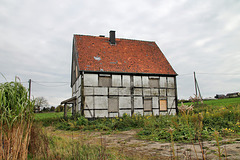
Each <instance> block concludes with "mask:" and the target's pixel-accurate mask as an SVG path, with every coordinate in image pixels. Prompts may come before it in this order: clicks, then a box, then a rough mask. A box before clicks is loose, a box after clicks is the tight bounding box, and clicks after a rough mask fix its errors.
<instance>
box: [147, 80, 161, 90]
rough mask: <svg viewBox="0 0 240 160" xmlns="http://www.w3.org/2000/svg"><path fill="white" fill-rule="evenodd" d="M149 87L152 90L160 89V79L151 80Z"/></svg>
mask: <svg viewBox="0 0 240 160" xmlns="http://www.w3.org/2000/svg"><path fill="white" fill-rule="evenodd" d="M149 86H150V87H151V88H159V78H149Z"/></svg>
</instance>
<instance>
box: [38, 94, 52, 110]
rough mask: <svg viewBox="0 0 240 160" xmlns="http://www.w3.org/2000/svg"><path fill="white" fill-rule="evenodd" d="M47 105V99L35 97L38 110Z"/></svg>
mask: <svg viewBox="0 0 240 160" xmlns="http://www.w3.org/2000/svg"><path fill="white" fill-rule="evenodd" d="M48 106H49V104H48V101H47V100H46V99H45V98H44V97H37V98H35V107H37V108H38V110H39V111H40V109H43V108H44V107H45V108H48Z"/></svg>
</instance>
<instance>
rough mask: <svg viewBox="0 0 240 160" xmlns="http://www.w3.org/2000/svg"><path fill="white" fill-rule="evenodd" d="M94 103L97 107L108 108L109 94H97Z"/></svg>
mask: <svg viewBox="0 0 240 160" xmlns="http://www.w3.org/2000/svg"><path fill="white" fill-rule="evenodd" d="M94 104H95V109H106V110H108V97H107V96H95V97H94Z"/></svg>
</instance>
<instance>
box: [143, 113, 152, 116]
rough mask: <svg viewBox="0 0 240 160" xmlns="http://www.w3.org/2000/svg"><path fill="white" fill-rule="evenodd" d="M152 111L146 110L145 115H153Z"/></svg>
mask: <svg viewBox="0 0 240 160" xmlns="http://www.w3.org/2000/svg"><path fill="white" fill-rule="evenodd" d="M151 115H152V112H144V116H151Z"/></svg>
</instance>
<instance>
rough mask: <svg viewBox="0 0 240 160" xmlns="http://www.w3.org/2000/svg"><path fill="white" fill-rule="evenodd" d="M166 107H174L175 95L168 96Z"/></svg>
mask: <svg viewBox="0 0 240 160" xmlns="http://www.w3.org/2000/svg"><path fill="white" fill-rule="evenodd" d="M167 100H168V108H176V105H175V97H168V98H167Z"/></svg>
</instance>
